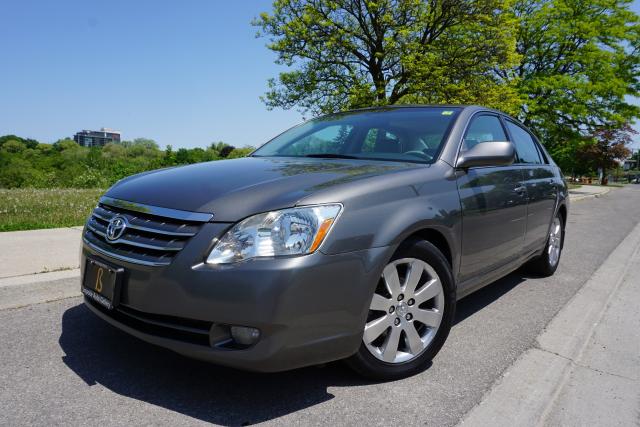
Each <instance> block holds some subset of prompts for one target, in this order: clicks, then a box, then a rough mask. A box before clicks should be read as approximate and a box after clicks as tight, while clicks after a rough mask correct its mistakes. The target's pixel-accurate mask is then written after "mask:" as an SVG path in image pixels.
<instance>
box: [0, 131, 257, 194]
mask: <svg viewBox="0 0 640 427" xmlns="http://www.w3.org/2000/svg"><path fill="white" fill-rule="evenodd" d="M251 151H253V148H251V147H247V148H233V147H231V146H229V145H227V144H224V143H220V142H219V143H216V144H212V145H211V146H210V147H209V148H207V149H202V148H192V149H186V148H181V149H179V150H178V151H177V152H174V151H173V148H172V147H171V146H170V145H169V146H167V147H166V149H165V150H164V151H162V150H160V149H159V148H158V144H156V142H155V141H153V140H151V139H144V138H138V139H135V140H133V141H123V142H122V143H120V144H116V143H113V144H107V145H105V146H104V147H92V148H85V147H81V146H79V145H78V144H76V143H75V141H73V140H70V139H61V140H59V141H56V142H55V143H54V144H40V143H38V142H37V141H35V140H26V139H23V138H20V137H17V136H15V135H7V136H3V137H0V188H26V187H28V188H107V187H109V186H110V185H112V184H113V183H115V182H116V181H118V180H120V179H122V178H124V177H126V176H129V175H133V174H136V173H139V172H144V171H148V170H152V169H158V168H163V167H170V166H177V165H185V164H191V163H197V162H206V161H211V160H218V159H222V158H237V157H243V156H246V155H247V154H249V153H250V152H251Z"/></svg>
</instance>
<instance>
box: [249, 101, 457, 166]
mask: <svg viewBox="0 0 640 427" xmlns="http://www.w3.org/2000/svg"><path fill="white" fill-rule="evenodd" d="M459 110H460V109H459V108H444V107H443V108H433V107H428V108H427V107H424V108H422V107H417V108H398V109H387V110H365V111H353V112H347V113H339V114H332V115H328V116H323V117H320V118H318V119H314V120H310V121H308V122H306V123H303V124H301V125H299V126H296V127H294V128H292V129H289V130H288V131H286V132H284V133H283V134H281V135H279V136H277V137H276V138H274V139H272V140H271V141H269V142H268V143H266V144H265V145H263V146H262V147H260V148H259V149H257V150H256V151H255V152H254V153H253V156H257V157H328V158H341V157H343V158H356V159H371V160H392V161H403V162H406V161H409V162H421V163H431V162H433V161H434V159H435V157H436V156H437V155H438V153H439V151H440V147H441V146H442V144H443V142H444V140H445V138H446V136H447V133H448V131H449V128H450V125H451V124H452V123H453V121H454V120H455V118H456V116H457V115H458V112H459Z"/></svg>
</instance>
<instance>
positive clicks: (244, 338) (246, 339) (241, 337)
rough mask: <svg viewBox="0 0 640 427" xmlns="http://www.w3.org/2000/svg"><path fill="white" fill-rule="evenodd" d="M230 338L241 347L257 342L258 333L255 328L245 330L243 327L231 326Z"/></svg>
mask: <svg viewBox="0 0 640 427" xmlns="http://www.w3.org/2000/svg"><path fill="white" fill-rule="evenodd" d="M230 329H231V337H232V338H233V340H234V341H235V342H236V343H238V344H241V345H252V344H255V343H256V342H258V339H259V338H260V331H259V330H258V329H256V328H247V327H245V326H232V327H231V328H230Z"/></svg>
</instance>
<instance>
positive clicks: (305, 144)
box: [282, 125, 353, 156]
mask: <svg viewBox="0 0 640 427" xmlns="http://www.w3.org/2000/svg"><path fill="white" fill-rule="evenodd" d="M352 130H353V126H350V125H334V126H327V127H324V128H322V129H320V130H318V131H317V132H311V133H309V134H307V135H306V136H304V137H303V138H300V139H298V140H297V141H295V142H293V143H291V144H289V145H287V146H286V147H283V150H282V154H286V155H295V156H304V155H306V154H312V153H338V152H339V151H340V149H341V148H342V147H343V146H344V145H345V143H346V141H347V136H348V135H349V133H350V132H351V131H352Z"/></svg>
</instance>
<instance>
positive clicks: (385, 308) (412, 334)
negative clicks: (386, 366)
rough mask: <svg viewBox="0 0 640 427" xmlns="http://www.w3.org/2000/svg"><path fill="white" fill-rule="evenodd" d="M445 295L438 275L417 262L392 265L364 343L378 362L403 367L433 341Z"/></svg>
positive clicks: (401, 261) (381, 286) (406, 260)
mask: <svg viewBox="0 0 640 427" xmlns="http://www.w3.org/2000/svg"><path fill="white" fill-rule="evenodd" d="M444 303H445V298H444V292H443V288H442V283H441V281H440V278H439V277H438V274H437V273H436V271H435V270H434V269H433V267H431V266H430V265H429V264H427V263H426V262H424V261H422V260H420V259H417V258H402V259H398V260H395V261H392V262H390V263H389V264H388V265H387V266H386V267H385V269H384V271H383V272H382V276H381V278H380V281H379V283H378V287H377V288H376V291H375V293H374V295H373V299H372V300H371V306H370V307H369V314H368V317H367V323H366V324H365V328H364V335H363V338H362V339H363V342H364V344H365V346H366V347H367V349H368V350H369V352H371V354H373V355H374V356H375V357H376V358H377V359H379V360H382V361H384V362H387V363H403V362H408V361H410V360H413V359H415V358H416V357H418V356H419V355H420V354H421V353H422V352H423V351H424V350H425V349H426V348H427V347H428V346H429V344H430V343H431V342H432V341H433V339H434V337H435V336H436V333H437V332H438V328H439V326H440V322H441V320H442V314H443V311H444Z"/></svg>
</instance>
